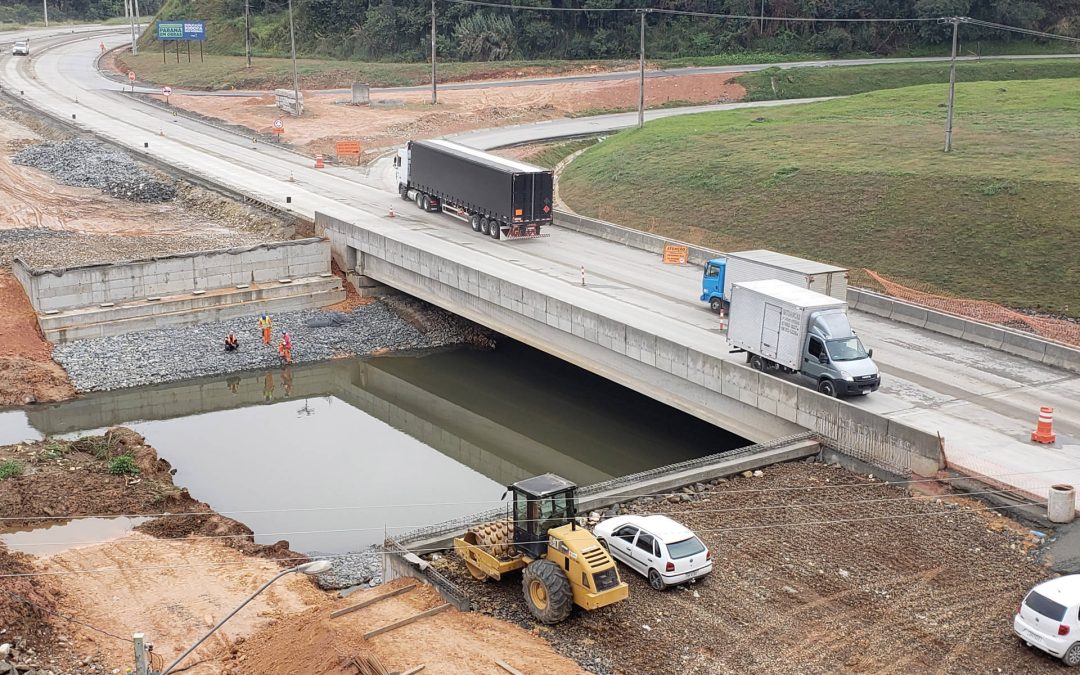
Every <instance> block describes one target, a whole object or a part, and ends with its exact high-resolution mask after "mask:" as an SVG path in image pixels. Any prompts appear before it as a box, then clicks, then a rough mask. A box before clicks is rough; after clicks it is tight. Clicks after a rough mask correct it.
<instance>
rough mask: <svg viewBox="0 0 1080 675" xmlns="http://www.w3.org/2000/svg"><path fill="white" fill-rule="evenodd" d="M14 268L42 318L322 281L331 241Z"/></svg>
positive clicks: (16, 265)
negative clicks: (284, 282) (244, 287)
mask: <svg viewBox="0 0 1080 675" xmlns="http://www.w3.org/2000/svg"><path fill="white" fill-rule="evenodd" d="M13 268H14V271H15V276H16V278H17V279H18V280H19V282H20V283H22V285H23V288H24V289H25V290H26V294H27V296H28V297H29V298H30V303H31V304H32V305H33V306H34V309H35V310H37V312H38V313H39V314H44V313H45V312H52V311H64V310H69V309H74V308H77V307H86V306H90V305H100V304H102V303H110V302H111V303H117V304H119V303H122V302H128V301H131V300H136V299H143V298H147V297H165V296H170V295H178V294H182V293H190V292H191V291H194V290H215V289H220V288H230V287H231V288H235V287H236V286H237V285H240V284H251V283H264V282H271V281H275V280H277V279H281V278H285V277H289V278H301V277H311V276H318V275H319V274H323V273H328V272H329V271H330V242H328V241H326V240H325V239H318V238H312V239H299V240H296V241H282V242H275V243H270V244H259V245H257V246H250V247H236V248H229V249H219V250H214V251H197V252H192V253H180V254H176V255H171V256H164V257H160V258H151V259H147V260H133V261H124V262H115V263H101V264H94V265H82V266H77V267H67V268H53V269H41V270H38V269H32V268H30V267H29V266H28V265H26V264H25V263H24V262H23V261H22V260H19V259H18V258H16V259H15V262H14V264H13Z"/></svg>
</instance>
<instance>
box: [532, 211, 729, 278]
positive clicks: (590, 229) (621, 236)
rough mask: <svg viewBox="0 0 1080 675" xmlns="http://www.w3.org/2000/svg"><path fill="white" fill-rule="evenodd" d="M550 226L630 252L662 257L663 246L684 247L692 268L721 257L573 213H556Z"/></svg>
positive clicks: (718, 253)
mask: <svg viewBox="0 0 1080 675" xmlns="http://www.w3.org/2000/svg"><path fill="white" fill-rule="evenodd" d="M553 222H554V223H555V225H556V226H558V227H563V228H566V229H567V230H573V231H575V232H581V233H583V234H589V235H592V236H594V237H599V238H601V239H606V240H607V241H614V242H618V243H620V244H626V245H627V246H629V247H630V248H637V249H641V250H643V251H651V252H652V253H656V254H657V255H659V254H662V253H663V252H664V246H666V245H668V244H674V245H676V246H685V247H686V248H687V250H689V252H690V257H689V258H688V259H687V262H691V263H694V264H695V265H704V264H705V262H706V261H708V260H712V259H713V258H716V257H717V256H721V255H723V253H720V252H719V251H714V250H712V249H708V248H703V247H701V246H695V245H694V244H689V243H687V242H685V241H679V240H677V239H668V238H665V237H661V236H659V235H656V234H650V233H649V232H644V231H642V230H635V229H633V228H630V227H623V226H622V225H616V224H615V223H608V222H606V221H603V220H597V219H596V218H589V217H588V216H579V215H578V214H576V213H569V212H567V211H559V210H556V211H555V216H554V221H553Z"/></svg>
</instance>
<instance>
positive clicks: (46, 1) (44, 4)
mask: <svg viewBox="0 0 1080 675" xmlns="http://www.w3.org/2000/svg"><path fill="white" fill-rule="evenodd" d="M41 6H42V8H44V10H45V27H46V28H48V27H49V0H41Z"/></svg>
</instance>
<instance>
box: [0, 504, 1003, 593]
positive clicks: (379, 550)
mask: <svg viewBox="0 0 1080 675" xmlns="http://www.w3.org/2000/svg"><path fill="white" fill-rule="evenodd" d="M1021 506H1024V505H1023V504H1011V505H1004V506H987V507H980V508H953V509H943V510H940V511H933V512H929V513H907V514H893V515H885V516H863V517H857V518H835V519H830V520H813V521H792V522H785V523H767V524H762V525H737V526H731V527H720V528H709V529H699V530H695V532H697V533H709V534H723V533H725V532H743V531H748V530H771V529H781V528H791V527H816V526H819V525H844V524H851V523H861V522H871V521H893V520H910V519H914V518H936V517H938V516H955V515H959V514H966V513H977V512H987V511H1002V510H1006V509H1015V508H1020V507H1021ZM547 541H548V538H546V537H545V538H543V539H537V540H534V541H527V542H517V543H520V544H526V543H546V542H547ZM474 546H476V547H478V548H494V547H495V546H496V545H495V544H492V545H482V544H474ZM445 550H446V548H445V547H433V548H413V549H407V551H408V552H409V553H413V554H419V553H439V552H443V551H445ZM397 552H398V551H396V550H394V549H388V548H386V547H385V545H384V546H375V547H372V550H369V551H360V552H356V553H340V554H333V555H326V556H317V559H320V560H337V559H340V558H356V557H358V556H359V557H370V556H381V555H383V554H384V553H397ZM268 560H271V561H273V562H278V563H280V562H288V561H298V560H299V561H304V560H311V558H310V557H309V556H292V557H284V558H269V559H268ZM253 563H254V561H251V560H243V561H237V562H231V563H209V564H192V565H147V566H135V567H126V568H125V567H102V568H97V569H91V570H57V571H51V572H22V573H11V574H0V579H4V578H21V577H39V576H67V575H74V574H105V573H113V572H124V573H129V572H138V571H143V570H163V569H169V570H172V569H185V568H215V567H235V566H238V565H240V566H243V565H252V564H253Z"/></svg>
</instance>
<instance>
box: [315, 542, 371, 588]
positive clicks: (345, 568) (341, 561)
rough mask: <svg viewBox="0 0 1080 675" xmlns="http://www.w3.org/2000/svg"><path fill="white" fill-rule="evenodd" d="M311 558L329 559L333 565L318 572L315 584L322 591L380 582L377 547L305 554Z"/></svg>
mask: <svg viewBox="0 0 1080 675" xmlns="http://www.w3.org/2000/svg"><path fill="white" fill-rule="evenodd" d="M307 556H308V557H309V558H311V559H312V560H324V559H325V560H329V561H331V562H332V563H333V564H334V567H333V568H332V569H331V570H330V571H329V572H324V573H323V574H320V575H318V576H316V577H314V579H315V584H316V585H317V586H318V587H319V588H321V589H323V590H324V591H337V590H341V589H343V588H352V587H353V586H361V585H364V586H378V585H379V584H381V583H382V553H381V552H380V549H379V548H378V547H375V546H372V547H371V548H370V549H369V550H367V551H363V552H359V553H348V554H345V555H339V554H331V553H320V552H318V551H313V552H309V553H308V554H307Z"/></svg>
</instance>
